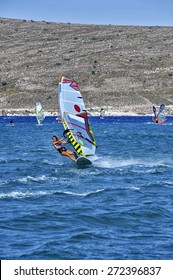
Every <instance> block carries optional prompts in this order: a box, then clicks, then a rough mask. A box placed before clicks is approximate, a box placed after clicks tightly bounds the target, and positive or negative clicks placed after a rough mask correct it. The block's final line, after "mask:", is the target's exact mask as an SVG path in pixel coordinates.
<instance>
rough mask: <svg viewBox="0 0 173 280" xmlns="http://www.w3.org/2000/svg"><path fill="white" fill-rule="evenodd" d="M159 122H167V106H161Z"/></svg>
mask: <svg viewBox="0 0 173 280" xmlns="http://www.w3.org/2000/svg"><path fill="white" fill-rule="evenodd" d="M158 121H159V123H160V124H162V123H165V122H166V108H165V104H161V105H160V108H159V113H158Z"/></svg>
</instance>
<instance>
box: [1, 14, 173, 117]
mask: <svg viewBox="0 0 173 280" xmlns="http://www.w3.org/2000/svg"><path fill="white" fill-rule="evenodd" d="M0 42H1V44H0V61H1V64H0V110H1V112H2V110H5V111H6V112H7V113H10V114H23V115H29V114H34V112H35V102H36V101H38V100H39V101H41V103H42V106H43V108H44V110H45V111H46V112H47V114H50V115H52V114H56V112H57V111H58V104H57V85H58V79H59V76H60V74H61V73H62V74H63V75H64V76H66V77H69V78H71V79H74V80H76V81H77V83H78V85H79V88H80V91H81V93H82V95H83V98H84V101H85V105H86V107H87V110H88V113H89V114H91V115H99V113H100V109H101V108H103V109H104V111H105V114H106V115H118V114H119V115H135V114H137V115H147V114H149V115H151V114H152V113H153V112H152V106H153V105H155V106H159V105H160V104H161V103H164V104H165V105H166V106H167V108H168V111H169V113H170V114H172V112H173V52H172V49H173V27H172V26H168V27H165V26H164V27H162V26H116V25H111V24H110V25H95V24H71V23H52V22H45V21H42V22H38V21H33V20H18V19H8V18H0Z"/></svg>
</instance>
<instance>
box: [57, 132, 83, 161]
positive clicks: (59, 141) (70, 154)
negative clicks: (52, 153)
mask: <svg viewBox="0 0 173 280" xmlns="http://www.w3.org/2000/svg"><path fill="white" fill-rule="evenodd" d="M52 140H53V142H52V145H53V146H54V148H55V149H56V150H57V151H58V152H59V153H60V154H61V155H62V156H65V157H69V158H70V159H71V160H72V161H76V159H77V158H78V155H77V153H76V152H73V151H71V150H67V149H66V148H65V147H63V146H62V144H69V143H68V142H64V141H63V140H64V138H61V139H58V138H57V137H56V136H55V135H54V136H52Z"/></svg>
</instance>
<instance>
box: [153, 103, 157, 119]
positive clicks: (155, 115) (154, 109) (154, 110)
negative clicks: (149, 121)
mask: <svg viewBox="0 0 173 280" xmlns="http://www.w3.org/2000/svg"><path fill="white" fill-rule="evenodd" d="M156 112H157V110H156V107H155V106H153V113H154V117H155V118H157V114H156Z"/></svg>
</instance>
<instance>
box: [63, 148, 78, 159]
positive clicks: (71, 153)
mask: <svg viewBox="0 0 173 280" xmlns="http://www.w3.org/2000/svg"><path fill="white" fill-rule="evenodd" d="M66 152H67V153H68V154H70V155H74V156H75V158H76V159H77V158H78V154H77V153H76V152H73V151H71V150H67V151H66Z"/></svg>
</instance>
